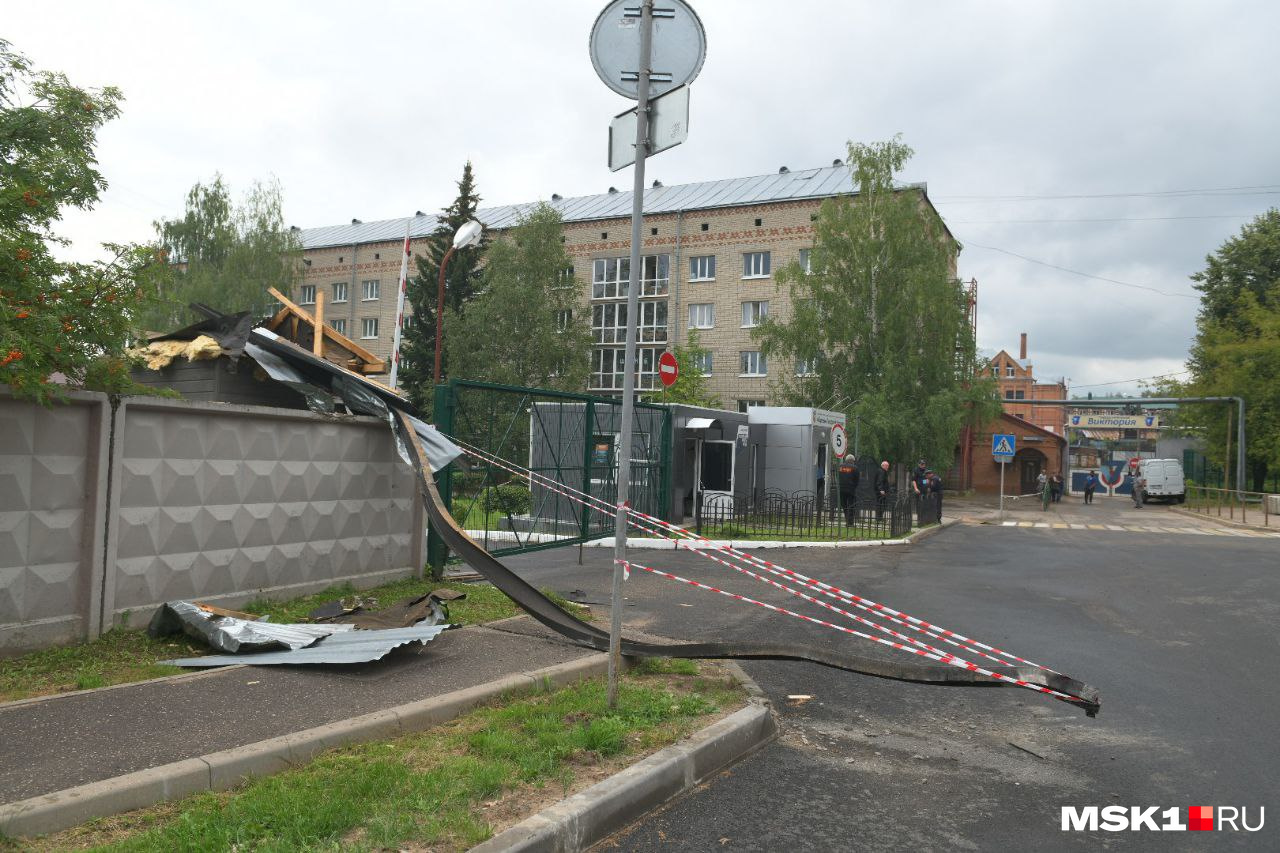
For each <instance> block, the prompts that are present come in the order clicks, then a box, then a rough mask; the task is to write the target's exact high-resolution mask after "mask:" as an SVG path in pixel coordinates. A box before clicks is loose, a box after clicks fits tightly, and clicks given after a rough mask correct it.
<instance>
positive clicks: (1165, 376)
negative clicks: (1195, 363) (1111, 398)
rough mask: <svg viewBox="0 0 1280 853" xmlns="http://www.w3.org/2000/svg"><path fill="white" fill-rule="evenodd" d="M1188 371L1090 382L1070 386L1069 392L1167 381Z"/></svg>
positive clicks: (1188, 371)
mask: <svg viewBox="0 0 1280 853" xmlns="http://www.w3.org/2000/svg"><path fill="white" fill-rule="evenodd" d="M1190 372H1191V371H1190V370H1175V371H1174V372H1173V373H1158V374H1156V375H1155V376H1139V377H1138V378H1137V379H1118V380H1116V381H1115V382H1090V383H1089V384H1088V385H1072V386H1071V390H1073V391H1074V390H1076V389H1078V388H1101V387H1102V386H1104V385H1128V384H1129V383H1130V382H1145V381H1146V380H1148V379H1168V378H1169V377H1171V376H1182V375H1183V374H1186V373H1190Z"/></svg>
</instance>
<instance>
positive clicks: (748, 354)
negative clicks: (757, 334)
mask: <svg viewBox="0 0 1280 853" xmlns="http://www.w3.org/2000/svg"><path fill="white" fill-rule="evenodd" d="M741 356H742V360H741V368H742V369H741V370H740V371H739V373H740V375H742V376H764V375H766V366H765V363H764V353H762V352H760V351H759V350H748V351H745V352H743V353H741Z"/></svg>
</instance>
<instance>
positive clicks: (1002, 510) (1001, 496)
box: [1000, 459, 1008, 521]
mask: <svg viewBox="0 0 1280 853" xmlns="http://www.w3.org/2000/svg"><path fill="white" fill-rule="evenodd" d="M1007 464H1008V463H1007V462H1005V461H1004V460H1003V459H1001V460H1000V520H1001V521H1004V466H1005V465H1007Z"/></svg>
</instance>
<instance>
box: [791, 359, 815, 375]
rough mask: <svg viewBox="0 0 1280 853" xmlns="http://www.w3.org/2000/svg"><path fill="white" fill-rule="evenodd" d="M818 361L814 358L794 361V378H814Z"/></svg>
mask: <svg viewBox="0 0 1280 853" xmlns="http://www.w3.org/2000/svg"><path fill="white" fill-rule="evenodd" d="M817 366H818V360H817V359H816V358H797V359H796V376H814V375H816V374H817V372H818V371H817Z"/></svg>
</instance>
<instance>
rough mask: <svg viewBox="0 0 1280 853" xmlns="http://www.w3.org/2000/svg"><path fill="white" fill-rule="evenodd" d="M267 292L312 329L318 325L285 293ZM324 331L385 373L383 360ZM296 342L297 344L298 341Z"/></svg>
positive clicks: (349, 350) (269, 290) (332, 333)
mask: <svg viewBox="0 0 1280 853" xmlns="http://www.w3.org/2000/svg"><path fill="white" fill-rule="evenodd" d="M267 292H268V293H270V294H271V295H272V296H274V297H275V298H276V299H278V300H279V301H280V304H281V305H283V306H284V307H285V308H287V309H289V310H290V311H291V312H292V313H293V315H294V316H295V317H297V318H301V319H303V320H305V321H306V322H308V323H310V324H311V326H312V328H314V327H315V324H316V322H315V318H314V317H312V316H311V315H310V314H308V313H307V312H306V311H305V310H303V309H302V308H299V307H298V306H297V305H295V304H294V303H293V302H292V301H291V300H290V299H289V297H287V296H285V295H284V294H283V293H281V292H280V291H278V290H276V289H275V288H274V287H268V288H267ZM317 296H318V294H317ZM323 331H324V336H325V337H326V338H332V339H333V341H334V343H336V344H338V345H339V346H341V347H343V348H345V349H346V350H347V351H348V352H350V353H351V354H352V355H354V356H356V357H357V358H362V359H364V360H365V362H367V363H368V364H369V365H371V366H376V367H377V368H378V369H377V370H375V371H374V372H375V373H382V372H384V370H385V367H386V366H385V365H384V364H383V362H382V359H380V358H378V357H377V356H376V355H374V354H373V353H371V352H369V351H368V350H367V349H365V348H364V347H362V346H360V345H359V344H358V343H356V342H355V341H353V340H351V338H348V337H347V336H346V335H343V334H341V333H339V332H337V331H335V330H334V329H331V328H327V329H324V330H323ZM294 342H295V343H297V341H296V340H295V341H294Z"/></svg>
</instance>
